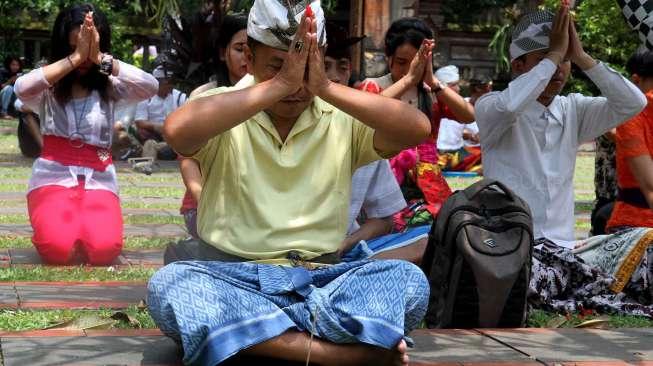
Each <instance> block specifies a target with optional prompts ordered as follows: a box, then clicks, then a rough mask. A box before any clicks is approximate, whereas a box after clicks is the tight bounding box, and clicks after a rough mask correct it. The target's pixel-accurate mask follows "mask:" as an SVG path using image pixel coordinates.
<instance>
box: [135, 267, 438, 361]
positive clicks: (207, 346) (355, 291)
mask: <svg viewBox="0 0 653 366" xmlns="http://www.w3.org/2000/svg"><path fill="white" fill-rule="evenodd" d="M148 292H149V293H148V302H147V303H148V307H149V311H150V314H151V315H152V317H153V318H154V321H155V322H156V324H157V325H158V326H159V328H161V331H162V332H163V333H164V334H166V335H168V336H170V337H172V338H173V339H176V340H177V341H179V342H180V343H181V344H182V346H183V348H184V358H183V361H184V363H185V364H189V365H215V364H218V363H220V362H222V361H224V360H226V359H227V358H229V357H231V356H233V355H234V354H236V353H238V352H239V351H241V350H243V349H245V348H248V347H251V346H253V345H256V344H259V343H262V342H264V341H266V340H269V339H272V338H274V337H277V336H279V335H281V334H282V333H284V332H286V331H288V330H291V329H293V330H298V331H308V332H312V333H313V334H314V335H315V336H316V337H319V338H321V339H324V340H328V341H331V342H334V343H360V342H362V343H367V344H370V345H374V346H378V347H383V348H386V349H392V348H393V347H395V346H396V345H397V343H398V342H399V341H400V340H401V339H402V338H405V339H406V340H407V341H409V342H410V339H408V338H406V336H407V334H408V333H409V332H410V331H411V330H413V329H415V328H416V327H417V326H418V325H419V323H420V321H421V320H422V318H423V317H424V314H425V313H426V308H427V304H428V297H429V285H428V281H427V279H426V277H425V276H424V274H423V273H422V271H421V270H420V269H419V268H418V267H417V266H415V265H413V264H411V263H408V262H405V261H399V260H383V261H359V262H350V263H342V264H338V265H333V266H328V267H322V268H319V269H315V270H310V271H309V270H306V269H304V268H303V267H283V266H275V265H265V264H255V263H225V262H200V261H188V262H176V263H172V264H170V265H168V266H166V267H164V268H162V269H161V270H159V271H158V272H157V273H156V274H155V275H154V276H153V277H152V279H151V280H150V282H149V285H148ZM314 319H315V320H316V321H314V322H313V320H314Z"/></svg>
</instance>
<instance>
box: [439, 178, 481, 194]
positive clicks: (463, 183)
mask: <svg viewBox="0 0 653 366" xmlns="http://www.w3.org/2000/svg"><path fill="white" fill-rule="evenodd" d="M445 179H446V181H447V183H448V184H449V187H451V190H452V191H456V190H460V189H465V188H467V187H469V186H470V185H472V184H474V183H475V182H477V181H479V180H481V179H482V178H481V177H474V178H461V177H447V178H445Z"/></svg>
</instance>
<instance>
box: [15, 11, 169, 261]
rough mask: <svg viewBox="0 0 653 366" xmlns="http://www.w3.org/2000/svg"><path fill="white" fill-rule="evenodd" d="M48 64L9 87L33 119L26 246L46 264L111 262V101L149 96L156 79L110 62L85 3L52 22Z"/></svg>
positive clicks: (95, 16)
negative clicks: (35, 142) (35, 154)
mask: <svg viewBox="0 0 653 366" xmlns="http://www.w3.org/2000/svg"><path fill="white" fill-rule="evenodd" d="M52 47H53V49H52V59H51V60H50V63H49V65H47V66H44V67H42V68H39V69H35V70H34V71H32V72H30V73H29V74H27V75H24V76H22V77H20V78H19V79H18V80H17V81H16V87H15V91H16V94H17V95H18V97H19V98H20V99H21V100H22V101H23V103H24V104H25V105H26V106H27V107H28V108H30V109H31V110H33V111H35V112H37V113H38V114H39V116H40V118H41V131H42V133H43V152H42V154H41V157H40V158H39V159H37V160H36V161H35V162H34V166H33V168H32V176H31V178H30V181H29V191H28V194H27V204H28V209H29V215H30V221H31V223H32V228H33V230H34V236H33V237H32V242H33V243H34V246H35V247H36V249H37V250H38V252H39V254H40V255H41V257H42V259H43V261H44V262H46V263H51V264H68V263H71V262H74V261H78V260H80V259H81V260H82V261H84V262H87V263H90V264H93V265H106V264H109V263H111V262H112V261H113V260H114V259H115V258H116V257H117V256H118V255H119V254H120V251H121V249H122V242H123V239H122V231H123V227H122V213H121V210H120V201H119V198H118V187H117V181H116V170H115V168H114V166H113V163H112V160H111V151H110V147H111V140H112V131H113V129H112V127H113V108H114V103H115V102H116V101H117V100H119V99H127V100H129V101H133V102H138V101H140V100H144V99H147V98H150V97H152V96H153V95H154V94H155V93H156V91H157V88H158V84H157V81H156V79H154V77H152V76H151V75H150V74H147V73H145V72H143V71H141V70H139V69H138V68H136V67H133V66H130V65H127V64H125V63H123V62H120V61H117V60H115V59H113V58H112V57H111V56H110V55H109V51H110V48H111V30H110V27H109V24H108V22H107V19H106V17H105V16H104V14H102V13H101V12H100V11H97V10H94V8H93V7H92V6H91V5H77V6H73V7H71V8H68V9H66V10H64V11H62V12H61V13H59V15H58V16H57V19H56V21H55V24H54V28H53V30H52Z"/></svg>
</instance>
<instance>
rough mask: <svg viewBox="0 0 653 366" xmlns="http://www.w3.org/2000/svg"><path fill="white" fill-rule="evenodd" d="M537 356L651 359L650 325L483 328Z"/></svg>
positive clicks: (549, 359) (547, 359) (547, 358)
mask: <svg viewBox="0 0 653 366" xmlns="http://www.w3.org/2000/svg"><path fill="white" fill-rule="evenodd" d="M482 332H483V333H484V334H488V335H490V336H492V337H495V338H496V339H498V340H500V341H502V342H505V343H506V344H509V345H511V346H512V347H515V348H517V349H519V350H520V351H522V352H525V353H527V354H529V355H531V356H534V357H537V359H538V360H541V361H544V362H554V361H617V360H620V361H645V360H653V346H652V345H653V329H651V328H638V329H611V330H598V329H536V330H529V329H525V330H505V331H502V330H492V331H484V330H482Z"/></svg>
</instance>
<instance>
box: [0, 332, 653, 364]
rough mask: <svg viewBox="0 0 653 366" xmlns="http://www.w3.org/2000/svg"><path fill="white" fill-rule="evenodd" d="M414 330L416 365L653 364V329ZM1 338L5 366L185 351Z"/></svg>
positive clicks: (162, 360) (132, 340) (151, 339)
mask: <svg viewBox="0 0 653 366" xmlns="http://www.w3.org/2000/svg"><path fill="white" fill-rule="evenodd" d="M411 336H412V337H413V338H414V339H415V343H416V347H415V348H414V349H412V350H410V351H409V355H410V358H411V365H413V366H453V365H470V366H498V365H502V366H512V365H533V366H534V365H550V366H562V365H569V366H571V365H579V366H580V365H587V366H589V365H601V366H608V365H610V366H622V365H640V366H644V365H649V366H653V347H651V344H653V329H619V330H584V329H554V330H549V329H512V330H487V329H486V330H419V331H415V332H413V334H411ZM0 343H1V345H2V350H3V356H4V364H5V365H6V366H13V365H20V366H23V365H31V366H39V365H64V364H65V365H69V364H75V365H105V364H120V365H161V366H163V365H179V364H180V358H181V354H180V351H179V348H178V347H177V345H176V344H175V343H174V342H172V341H171V340H170V339H168V338H166V337H163V336H161V334H160V332H159V331H157V330H109V331H101V330H100V331H90V330H89V331H61V330H47V331H36V332H22V333H0ZM240 364H241V365H243V364H247V365H255V364H265V365H283V364H287V363H278V362H275V363H271V362H265V363H262V362H260V360H259V362H255V363H254V362H252V360H250V361H249V362H247V363H242V362H241V363H240ZM301 365H303V363H301Z"/></svg>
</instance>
